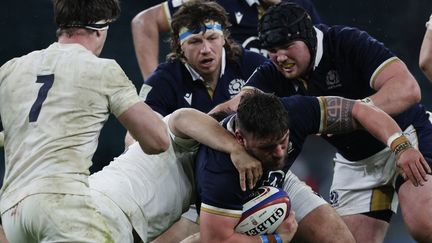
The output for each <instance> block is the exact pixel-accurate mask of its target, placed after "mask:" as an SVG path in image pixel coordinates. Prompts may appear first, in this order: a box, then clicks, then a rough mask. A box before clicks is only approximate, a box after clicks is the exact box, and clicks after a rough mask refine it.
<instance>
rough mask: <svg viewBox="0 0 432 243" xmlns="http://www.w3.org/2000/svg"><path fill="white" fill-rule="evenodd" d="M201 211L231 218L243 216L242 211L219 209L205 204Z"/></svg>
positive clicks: (202, 204)
mask: <svg viewBox="0 0 432 243" xmlns="http://www.w3.org/2000/svg"><path fill="white" fill-rule="evenodd" d="M201 211H204V212H207V213H211V214H216V215H220V216H225V217H231V218H240V217H241V215H242V211H241V210H232V209H225V208H218V207H214V206H211V205H208V204H205V203H201Z"/></svg>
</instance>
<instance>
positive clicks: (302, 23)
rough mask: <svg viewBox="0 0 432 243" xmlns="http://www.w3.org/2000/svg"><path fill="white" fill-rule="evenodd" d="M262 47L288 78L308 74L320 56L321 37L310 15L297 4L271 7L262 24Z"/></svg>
mask: <svg viewBox="0 0 432 243" xmlns="http://www.w3.org/2000/svg"><path fill="white" fill-rule="evenodd" d="M258 32H259V33H258V37H259V40H260V44H261V47H262V48H264V49H267V50H268V51H269V57H270V59H271V60H272V61H273V62H274V63H275V64H276V65H277V66H278V68H279V70H280V71H281V72H282V73H283V74H284V75H285V76H286V77H288V78H296V77H299V76H302V75H304V74H305V73H306V72H308V71H309V70H310V69H311V68H312V66H313V62H314V59H315V54H316V46H317V38H316V32H315V29H314V28H313V25H312V20H311V18H310V16H309V14H308V13H307V12H306V10H304V9H303V8H302V7H300V6H299V5H297V4H294V3H287V2H281V3H279V4H276V5H274V6H272V7H270V8H269V9H268V10H267V11H266V12H265V14H264V15H263V16H262V18H261V19H260V21H259V24H258Z"/></svg>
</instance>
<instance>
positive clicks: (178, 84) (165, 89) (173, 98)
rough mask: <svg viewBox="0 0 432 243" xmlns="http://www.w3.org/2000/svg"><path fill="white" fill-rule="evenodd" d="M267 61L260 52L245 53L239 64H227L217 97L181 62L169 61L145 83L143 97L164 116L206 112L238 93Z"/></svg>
mask: <svg viewBox="0 0 432 243" xmlns="http://www.w3.org/2000/svg"><path fill="white" fill-rule="evenodd" d="M266 60H267V59H266V58H265V57H263V56H261V55H259V54H257V53H254V52H251V51H247V50H243V52H242V55H241V56H240V57H239V59H238V60H237V61H236V62H235V63H233V62H229V61H226V62H225V69H224V72H223V74H222V76H221V77H220V78H219V80H218V83H217V86H216V88H215V91H214V93H213V97H211V96H210V94H209V93H208V91H207V88H206V86H205V85H204V84H203V82H202V81H201V80H194V79H193V78H192V75H191V73H190V72H189V70H188V69H187V68H186V66H185V65H184V64H183V63H182V62H181V61H180V60H175V61H172V62H165V63H162V64H160V65H159V66H158V67H157V69H156V70H155V71H154V72H153V73H152V75H151V76H150V77H149V78H148V79H147V80H146V81H145V82H144V84H143V87H142V88H141V92H140V96H141V97H142V98H143V99H144V100H145V102H146V104H148V105H149V106H150V107H151V108H152V109H153V110H155V111H156V112H158V113H160V114H161V115H162V116H166V115H168V114H170V113H172V112H173V111H175V110H177V109H179V108H183V107H191V108H195V109H198V110H200V111H202V112H205V113H206V112H209V111H210V110H211V109H212V108H213V107H215V106H216V105H218V104H220V103H223V102H225V101H227V100H229V99H230V98H232V97H234V96H235V95H236V94H238V93H239V92H240V90H241V88H242V87H243V85H244V84H245V82H246V80H247V79H248V77H249V76H250V75H251V74H252V73H253V71H254V70H255V69H256V68H257V67H258V66H259V65H260V64H262V63H263V62H265V61H266ZM222 66H223V65H222Z"/></svg>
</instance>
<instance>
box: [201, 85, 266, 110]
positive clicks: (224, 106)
mask: <svg viewBox="0 0 432 243" xmlns="http://www.w3.org/2000/svg"><path fill="white" fill-rule="evenodd" d="M252 90H254V88H252V87H245V88H243V89H242V90H241V91H240V92H239V93H238V94H236V95H235V96H234V97H232V98H231V99H229V100H227V101H225V102H223V103H221V104H219V105H217V106H215V107H214V108H213V109H211V111H210V112H209V114H213V113H216V112H220V111H225V112H228V113H230V112H236V111H237V107H238V105H239V103H240V98H241V97H242V95H244V94H246V93H248V92H250V91H252ZM256 90H258V89H256Z"/></svg>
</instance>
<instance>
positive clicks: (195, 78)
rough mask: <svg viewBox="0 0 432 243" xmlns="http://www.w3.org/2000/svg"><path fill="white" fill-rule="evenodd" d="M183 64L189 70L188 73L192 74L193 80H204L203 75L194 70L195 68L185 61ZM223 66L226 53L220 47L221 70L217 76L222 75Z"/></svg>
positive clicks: (223, 71) (224, 65)
mask: <svg viewBox="0 0 432 243" xmlns="http://www.w3.org/2000/svg"><path fill="white" fill-rule="evenodd" d="M184 65H185V67H186V69H187V70H188V71H189V73H190V75H191V76H192V80H193V81H197V80H200V81H203V80H204V79H203V77H201V75H200V74H199V73H198V72H197V71H195V69H193V67H192V66H191V65H189V64H188V63H187V62H185V63H184ZM225 67H226V54H225V48H222V60H221V72H220V75H219V78H220V77H222V75H224V73H225Z"/></svg>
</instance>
